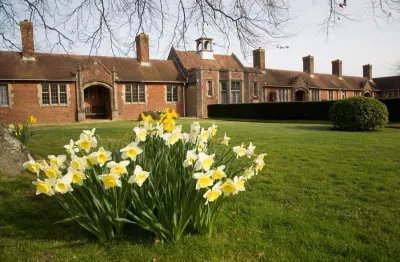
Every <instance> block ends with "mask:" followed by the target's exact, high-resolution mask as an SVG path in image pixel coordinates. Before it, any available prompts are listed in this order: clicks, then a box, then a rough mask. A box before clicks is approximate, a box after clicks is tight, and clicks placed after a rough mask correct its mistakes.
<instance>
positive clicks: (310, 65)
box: [303, 55, 314, 76]
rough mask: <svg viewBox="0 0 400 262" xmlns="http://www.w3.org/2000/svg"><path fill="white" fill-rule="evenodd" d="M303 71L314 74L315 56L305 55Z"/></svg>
mask: <svg viewBox="0 0 400 262" xmlns="http://www.w3.org/2000/svg"><path fill="white" fill-rule="evenodd" d="M303 72H305V73H308V74H309V75H311V76H312V75H314V57H313V56H311V55H308V56H305V57H303Z"/></svg>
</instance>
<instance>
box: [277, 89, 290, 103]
mask: <svg viewBox="0 0 400 262" xmlns="http://www.w3.org/2000/svg"><path fill="white" fill-rule="evenodd" d="M278 99H279V100H278V101H279V102H287V101H289V89H287V88H279V89H278Z"/></svg>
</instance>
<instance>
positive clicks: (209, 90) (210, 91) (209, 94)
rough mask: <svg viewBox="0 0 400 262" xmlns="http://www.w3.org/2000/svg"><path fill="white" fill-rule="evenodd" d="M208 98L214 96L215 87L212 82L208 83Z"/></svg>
mask: <svg viewBox="0 0 400 262" xmlns="http://www.w3.org/2000/svg"><path fill="white" fill-rule="evenodd" d="M207 96H210V97H212V96H213V85H212V81H207Z"/></svg>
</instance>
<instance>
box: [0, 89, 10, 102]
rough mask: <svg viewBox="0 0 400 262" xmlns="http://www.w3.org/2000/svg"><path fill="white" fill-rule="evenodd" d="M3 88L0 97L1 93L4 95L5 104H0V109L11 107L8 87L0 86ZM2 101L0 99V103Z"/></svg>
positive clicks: (0, 98)
mask: <svg viewBox="0 0 400 262" xmlns="http://www.w3.org/2000/svg"><path fill="white" fill-rule="evenodd" d="M2 87H5V92H4V91H3V92H0V95H1V94H2V93H5V95H6V97H5V99H4V100H7V101H6V103H5V104H0V107H10V105H11V102H10V100H11V97H10V86H9V85H8V84H0V88H2ZM2 101H3V98H2V97H0V103H1V102H2Z"/></svg>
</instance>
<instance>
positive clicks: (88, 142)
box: [75, 134, 97, 153]
mask: <svg viewBox="0 0 400 262" xmlns="http://www.w3.org/2000/svg"><path fill="white" fill-rule="evenodd" d="M93 138H94V139H93ZM95 139H96V138H95V137H89V136H87V135H86V134H81V136H80V139H79V140H78V141H76V142H75V144H76V145H78V146H79V148H80V149H82V150H85V151H86V153H89V151H90V148H95V147H97V140H95Z"/></svg>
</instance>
